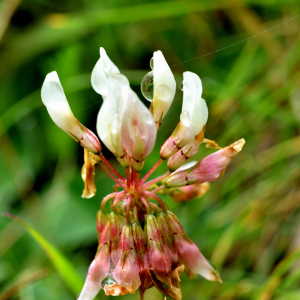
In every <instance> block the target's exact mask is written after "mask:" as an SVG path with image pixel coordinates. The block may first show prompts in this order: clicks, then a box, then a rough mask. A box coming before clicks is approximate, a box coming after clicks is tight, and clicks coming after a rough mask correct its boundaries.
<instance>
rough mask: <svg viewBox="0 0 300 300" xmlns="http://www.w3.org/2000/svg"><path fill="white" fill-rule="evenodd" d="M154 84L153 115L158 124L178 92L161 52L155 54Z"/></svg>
mask: <svg viewBox="0 0 300 300" xmlns="http://www.w3.org/2000/svg"><path fill="white" fill-rule="evenodd" d="M153 83H154V91H153V115H154V120H155V121H156V122H158V120H159V119H160V118H161V117H162V118H163V117H164V116H165V115H166V113H167V111H168V110H169V108H170V106H171V104H172V102H173V99H174V96H175V91H176V82H175V78H174V75H173V73H172V71H171V69H170V67H169V65H168V64H167V62H166V60H165V58H164V56H163V54H162V52H161V51H156V52H154V54H153Z"/></svg>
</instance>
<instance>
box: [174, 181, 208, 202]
mask: <svg viewBox="0 0 300 300" xmlns="http://www.w3.org/2000/svg"><path fill="white" fill-rule="evenodd" d="M209 188H210V184H209V182H204V183H199V184H193V185H188V186H182V187H179V188H174V189H171V191H170V194H169V195H170V196H171V197H172V198H173V199H174V201H175V202H180V201H184V202H187V201H191V200H193V199H195V198H200V197H202V196H203V195H204V194H205V193H206V192H207V191H208V190H209Z"/></svg>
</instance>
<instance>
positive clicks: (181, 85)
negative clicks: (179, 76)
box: [180, 81, 184, 91]
mask: <svg viewBox="0 0 300 300" xmlns="http://www.w3.org/2000/svg"><path fill="white" fill-rule="evenodd" d="M180 89H181V90H182V91H183V89H184V81H182V82H181V83H180Z"/></svg>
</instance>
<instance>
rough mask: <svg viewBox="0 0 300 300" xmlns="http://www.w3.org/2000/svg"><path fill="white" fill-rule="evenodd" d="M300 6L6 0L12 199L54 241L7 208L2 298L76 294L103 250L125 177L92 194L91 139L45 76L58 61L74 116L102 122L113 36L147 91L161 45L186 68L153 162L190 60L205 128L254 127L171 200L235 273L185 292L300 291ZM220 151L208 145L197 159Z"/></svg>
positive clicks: (2, 62)
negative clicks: (103, 234) (60, 105)
mask: <svg viewBox="0 0 300 300" xmlns="http://www.w3.org/2000/svg"><path fill="white" fill-rule="evenodd" d="M299 14H300V4H299V1H298V0H285V1H283V0H260V1H258V0H231V1H221V0H220V1H215V0H210V1H207V0H206V1H192V0H185V1H149V0H148V1H142V0H132V1H128V0H115V1H108V0H89V1H88V0H82V1H70V0H65V1H57V0H55V1H49V0H27V1H23V2H19V0H2V2H0V99H1V101H0V170H1V172H0V211H1V212H4V211H5V212H9V213H12V214H14V215H18V216H19V217H20V218H22V219H23V220H24V221H26V222H27V223H29V224H31V225H32V226H33V227H34V228H36V229H37V230H38V231H39V232H40V233H41V234H42V235H43V236H44V238H45V239H46V240H48V241H49V243H47V241H45V240H44V239H43V237H41V236H40V235H38V234H37V233H36V232H34V231H33V229H29V230H30V232H31V234H33V236H34V237H35V238H36V239H37V240H38V241H39V242H40V243H41V245H42V247H43V248H44V249H45V250H46V252H44V251H43V250H42V248H41V247H40V246H39V245H38V243H36V241H34V239H32V237H31V236H30V235H29V234H28V233H26V230H25V229H24V227H22V226H20V224H18V223H17V222H13V221H12V220H10V219H7V218H4V217H0V299H1V300H6V299H21V300H34V299H43V300H50V299H64V300H69V299H70V300H71V299H74V298H76V294H77V293H78V291H80V289H81V286H82V281H83V280H84V278H85V275H86V272H87V268H88V266H89V264H90V262H91V260H92V259H93V257H94V254H95V252H96V248H97V235H96V229H95V216H96V212H97V210H98V208H99V203H100V201H101V199H102V197H104V196H105V195H106V194H108V193H110V192H112V186H113V182H112V181H111V180H110V179H109V178H108V177H107V176H106V174H105V173H104V172H103V171H102V170H101V169H100V168H97V170H96V184H97V187H98V191H97V195H96V197H94V198H92V199H82V198H81V197H80V195H81V193H82V188H83V183H82V180H81V176H80V169H81V165H82V163H83V149H82V148H80V147H79V146H78V145H77V144H76V143H74V141H73V140H72V139H71V138H69V137H68V136H67V135H66V134H65V133H64V132H62V131H61V130H60V129H59V128H58V127H56V125H55V124H54V123H53V122H52V120H51V119H50V117H49V116H48V113H47V111H46V109H45V107H44V106H43V105H42V102H41V99H40V88H41V86H42V83H43V80H44V78H45V76H46V74H47V73H49V72H51V71H54V70H56V71H57V72H58V74H59V76H60V79H61V81H62V85H63V87H64V89H65V92H66V95H67V98H68V100H69V103H70V106H71V108H72V110H73V112H74V114H75V115H76V117H77V118H78V119H79V120H80V121H81V122H82V123H83V124H84V125H85V126H87V127H88V128H90V129H91V130H93V131H94V132H96V130H95V127H96V116H97V113H98V111H99V107H100V105H101V103H102V99H101V97H100V96H99V95H98V94H96V93H95V92H94V91H93V89H92V88H91V84H90V75H91V71H92V68H93V67H94V65H95V63H96V61H97V60H98V58H99V47H100V46H102V47H104V48H105V49H106V51H107V53H108V55H109V56H110V58H111V59H112V60H113V61H114V62H115V64H116V65H117V66H118V67H119V68H120V70H121V72H123V73H124V74H125V75H126V76H128V78H129V80H130V82H131V84H132V87H133V89H134V90H135V91H137V92H138V93H139V95H140V96H141V94H140V92H139V83H140V81H141V79H142V78H143V76H144V75H145V74H146V73H147V72H149V71H150V68H149V61H150V58H151V57H152V53H153V51H155V50H161V51H162V52H163V53H164V55H165V57H166V60H167V61H168V63H169V65H170V66H171V69H172V71H173V73H174V75H175V78H176V81H177V87H178V90H177V93H176V97H175V100H174V102H173V105H172V107H171V109H170V110H169V112H168V114H167V117H166V118H165V120H164V122H163V124H162V126H161V128H160V130H159V134H158V138H157V143H156V148H155V149H154V151H153V152H152V154H151V155H150V156H149V157H148V158H147V160H146V163H145V168H144V172H146V170H148V169H149V168H150V167H151V166H152V165H153V164H154V163H155V162H156V161H157V159H158V158H159V155H158V152H159V148H160V146H161V145H162V143H163V142H164V140H165V139H166V138H167V137H168V136H169V135H170V133H171V132H172V131H173V129H174V128H175V126H176V124H177V122H178V120H179V114H180V111H181V103H182V92H181V91H180V89H179V87H180V82H181V81H182V73H183V72H184V71H187V70H188V71H192V72H195V73H197V74H198V75H199V76H200V78H201V79H202V82H203V89H204V93H203V97H204V99H206V101H207V103H208V107H209V112H210V115H209V120H208V123H207V131H206V137H207V138H209V139H212V140H216V141H217V142H218V143H219V145H220V146H221V147H224V146H226V145H229V144H231V143H232V142H234V141H236V140H238V139H240V138H242V137H243V138H245V139H246V144H245V147H244V149H243V151H242V152H241V153H240V154H239V155H238V156H237V157H236V158H235V159H234V160H233V161H232V162H231V164H230V166H229V168H228V170H227V173H226V174H225V176H224V177H223V178H222V179H221V180H219V181H217V182H214V183H212V185H211V189H210V191H209V192H208V193H207V194H206V195H205V196H204V197H202V198H201V199H196V200H194V201H192V202H189V203H180V204H175V203H173V202H172V200H171V199H169V198H167V197H165V198H164V200H165V201H166V202H167V203H168V205H169V206H170V208H171V209H172V210H173V211H174V212H175V214H176V215H177V216H178V218H179V220H180V221H181V222H182V224H183V226H184V228H185V230H186V231H187V233H188V234H189V235H190V237H191V238H192V239H193V240H194V242H195V243H196V244H197V245H198V246H199V247H200V249H201V250H202V252H203V254H204V255H205V256H206V257H207V258H208V259H210V260H211V261H212V262H213V263H214V264H215V265H216V267H217V268H218V269H219V270H220V273H221V276H222V279H223V281H224V283H223V284H218V283H212V282H208V281H205V280H204V279H202V278H200V277H197V278H196V279H194V280H190V279H188V278H187V276H186V275H183V276H182V290H183V299H185V300H194V299H195V300H196V299H197V300H198V299H199V300H200V299H201V300H204V299H205V300H206V299H207V300H208V299H220V300H221V299H222V300H225V299H228V300H229V299H251V300H268V299H276V300H279V299H282V300H296V299H300V290H299V288H300V269H299V266H300V261H299V259H300V218H299V216H300V208H299V207H300V157H299V153H300V137H299V121H300V68H299V67H300V39H299V37H300V29H299V24H300V16H298V15H299ZM296 16H298V17H296ZM294 17H295V18H294ZM292 18H293V19H292ZM287 20H289V21H288V22H286V21H287ZM280 24H281V25H280ZM6 25H7V26H6ZM271 28H272V29H271ZM268 29H271V30H268ZM219 49H221V50H219ZM195 58H197V59H195ZM141 99H142V97H141ZM143 101H144V103H145V104H146V105H149V102H147V101H146V100H143ZM212 152H213V150H212V149H206V148H205V147H204V146H202V147H201V150H200V151H199V152H198V154H197V159H201V158H202V157H204V156H205V155H208V154H210V153H212ZM104 154H105V155H106V157H107V158H108V159H109V160H110V161H111V162H112V164H114V165H115V166H116V168H118V170H119V171H120V172H122V170H121V169H120V168H119V166H118V164H117V162H116V161H115V160H114V157H113V156H112V155H111V154H110V153H109V151H107V150H104ZM165 170H166V166H161V167H160V168H159V169H158V171H157V172H156V173H155V174H156V175H159V174H162V173H163V172H164V171H165ZM53 247H55V248H53ZM58 251H59V252H58ZM48 257H50V260H49V258H48ZM146 296H147V293H146ZM147 297H148V299H157V296H155V295H154V294H151V292H148V296H147ZM104 298H106V297H105V296H104V293H103V292H101V293H100V294H99V299H104ZM123 298H124V299H138V295H130V296H124V297H123Z"/></svg>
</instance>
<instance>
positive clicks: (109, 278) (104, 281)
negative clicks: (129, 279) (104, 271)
mask: <svg viewBox="0 0 300 300" xmlns="http://www.w3.org/2000/svg"><path fill="white" fill-rule="evenodd" d="M115 283H117V282H116V281H115V280H114V279H113V278H112V277H110V276H107V277H106V278H104V279H103V281H102V282H101V284H102V286H105V285H107V284H108V285H111V284H115Z"/></svg>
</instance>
